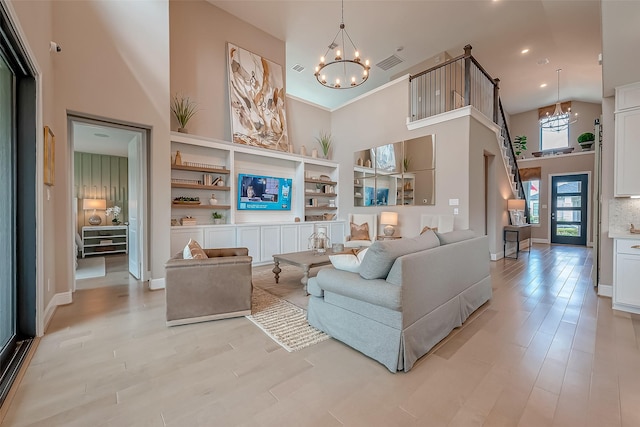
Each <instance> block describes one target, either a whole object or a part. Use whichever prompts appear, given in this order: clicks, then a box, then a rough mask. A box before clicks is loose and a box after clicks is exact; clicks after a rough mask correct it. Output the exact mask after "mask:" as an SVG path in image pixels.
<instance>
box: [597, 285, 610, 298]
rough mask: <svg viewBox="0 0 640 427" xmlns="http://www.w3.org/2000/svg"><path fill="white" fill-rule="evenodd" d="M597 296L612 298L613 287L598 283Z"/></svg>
mask: <svg viewBox="0 0 640 427" xmlns="http://www.w3.org/2000/svg"><path fill="white" fill-rule="evenodd" d="M598 295H599V296H601V297H609V298H612V297H613V285H604V284H602V283H598Z"/></svg>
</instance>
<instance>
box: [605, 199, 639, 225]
mask: <svg viewBox="0 0 640 427" xmlns="http://www.w3.org/2000/svg"><path fill="white" fill-rule="evenodd" d="M631 224H633V225H634V226H635V227H636V228H640V199H627V198H624V199H611V200H609V233H628V232H629V229H630V228H631Z"/></svg>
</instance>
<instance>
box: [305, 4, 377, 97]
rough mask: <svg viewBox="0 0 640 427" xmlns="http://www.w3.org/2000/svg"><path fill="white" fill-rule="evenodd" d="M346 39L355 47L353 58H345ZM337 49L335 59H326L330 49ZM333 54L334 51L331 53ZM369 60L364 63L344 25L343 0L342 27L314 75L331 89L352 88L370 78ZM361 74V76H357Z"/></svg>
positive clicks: (319, 81) (321, 58)
mask: <svg viewBox="0 0 640 427" xmlns="http://www.w3.org/2000/svg"><path fill="white" fill-rule="evenodd" d="M345 36H346V40H347V41H348V42H349V43H350V44H351V49H353V59H346V58H343V55H344V56H345V57H346V55H347V52H346V49H347V46H346V44H345ZM336 48H338V49H336ZM334 49H336V50H335V56H334V59H333V61H331V60H329V62H326V61H325V57H327V56H328V55H329V51H332V50H334ZM331 55H333V53H331ZM370 69H371V67H370V66H369V60H368V59H367V60H366V61H365V62H364V63H363V62H362V61H361V60H360V52H358V49H357V48H356V45H355V44H354V43H353V40H352V39H351V37H350V36H349V33H348V32H347V30H346V28H345V25H344V0H342V19H341V21H340V29H339V30H338V32H337V33H336V36H335V37H334V38H333V41H332V42H331V43H330V44H329V46H328V48H327V51H326V52H325V54H324V56H322V57H320V63H319V64H318V66H317V67H316V70H315V73H314V76H316V80H318V83H320V84H321V85H322V86H325V87H328V88H331V89H350V88H352V87H356V86H360V85H361V84H362V83H364V82H366V81H367V79H368V78H369V70H370ZM358 74H360V77H356V76H357V75H358Z"/></svg>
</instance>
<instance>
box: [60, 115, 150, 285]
mask: <svg viewBox="0 0 640 427" xmlns="http://www.w3.org/2000/svg"><path fill="white" fill-rule="evenodd" d="M68 122H69V124H68V126H69V135H70V136H69V141H70V145H71V150H70V151H71V152H72V153H73V155H72V162H71V163H72V168H73V180H72V191H71V194H72V200H71V210H72V212H73V213H74V217H75V218H74V220H73V225H74V231H75V232H74V235H75V236H74V239H75V244H76V248H77V251H76V253H75V255H76V260H75V261H74V262H75V279H76V280H75V281H74V283H75V286H74V290H75V289H78V288H80V287H98V286H100V287H102V286H109V285H111V284H121V283H122V281H113V280H111V279H110V277H109V276H110V275H109V273H110V271H111V272H118V273H120V275H122V274H124V277H125V280H126V277H131V280H133V282H135V281H137V280H139V281H144V280H148V276H149V274H148V247H147V244H146V239H147V237H146V236H148V233H147V229H148V220H147V215H146V210H147V205H148V203H147V197H148V192H147V179H146V177H147V162H148V161H147V153H148V148H147V141H149V129H145V128H142V127H137V126H132V125H128V124H122V123H115V122H112V121H107V120H99V119H93V118H91V119H90V118H86V117H79V116H70V117H69V119H68ZM95 206H98V208H97V209H96V208H95ZM87 208H89V209H87ZM87 274H89V277H88V276H87ZM85 279H90V280H85ZM78 280H81V282H78Z"/></svg>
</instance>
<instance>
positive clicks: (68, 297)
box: [42, 291, 73, 334]
mask: <svg viewBox="0 0 640 427" xmlns="http://www.w3.org/2000/svg"><path fill="white" fill-rule="evenodd" d="M72 302H73V296H72V294H71V291H66V292H61V293H59V294H55V295H54V296H53V297H52V298H51V301H49V304H47V308H46V310H45V311H44V316H43V317H44V322H43V323H44V325H43V330H42V333H43V334H44V331H46V330H47V327H48V326H49V322H50V321H51V318H53V315H54V314H55V312H56V309H57V308H58V306H59V305H67V304H71V303H72Z"/></svg>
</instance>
